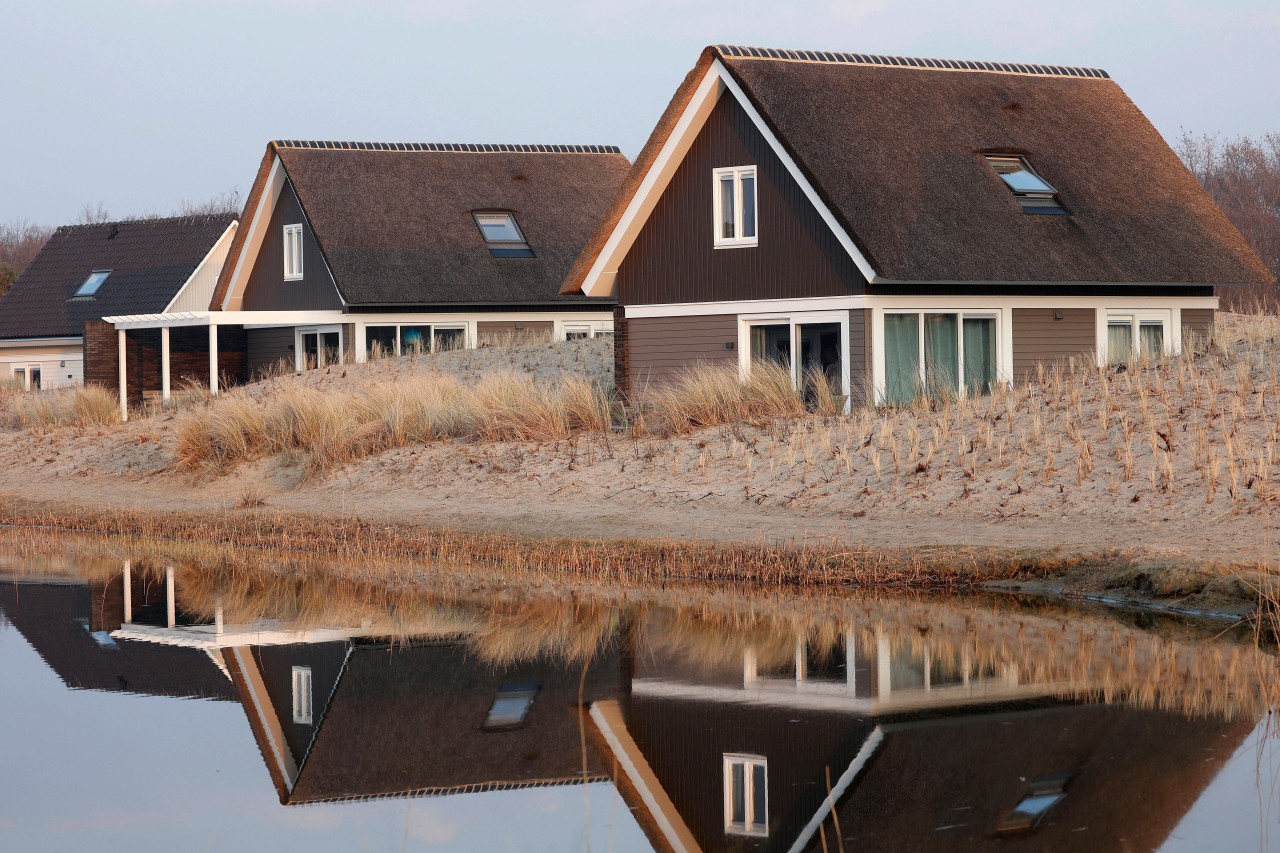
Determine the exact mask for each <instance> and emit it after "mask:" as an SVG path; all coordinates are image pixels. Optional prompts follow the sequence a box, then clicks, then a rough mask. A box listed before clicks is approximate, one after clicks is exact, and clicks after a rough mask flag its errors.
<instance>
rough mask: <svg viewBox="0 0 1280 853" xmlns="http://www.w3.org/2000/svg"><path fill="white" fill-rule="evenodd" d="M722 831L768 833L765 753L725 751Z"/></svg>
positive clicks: (761, 834) (752, 833)
mask: <svg viewBox="0 0 1280 853" xmlns="http://www.w3.org/2000/svg"><path fill="white" fill-rule="evenodd" d="M724 831H725V833H726V834H728V835H755V836H766V835H768V834H769V762H768V759H766V758H764V756H760V755H736V754H732V753H726V754H725V756H724Z"/></svg>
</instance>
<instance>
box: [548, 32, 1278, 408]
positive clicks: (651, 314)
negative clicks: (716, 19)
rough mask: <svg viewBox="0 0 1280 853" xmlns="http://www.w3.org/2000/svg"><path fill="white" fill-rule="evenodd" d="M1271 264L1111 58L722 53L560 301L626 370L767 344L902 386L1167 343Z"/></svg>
mask: <svg viewBox="0 0 1280 853" xmlns="http://www.w3.org/2000/svg"><path fill="white" fill-rule="evenodd" d="M1270 281H1271V276H1270V274H1269V273H1268V271H1267V269H1266V267H1265V266H1264V265H1263V264H1262V262H1261V261H1260V260H1259V259H1258V257H1257V256H1256V255H1255V254H1254V253H1253V251H1252V250H1251V249H1250V248H1249V246H1248V245H1247V244H1246V243H1245V240H1244V238H1243V237H1242V236H1241V235H1240V234H1239V233H1238V232H1237V231H1236V230H1235V228H1233V227H1232V225H1231V224H1230V223H1229V222H1228V221H1227V218H1226V216H1225V215H1223V213H1222V212H1221V211H1220V210H1219V209H1218V208H1217V207H1215V206H1214V204H1213V202H1212V201H1211V200H1210V199H1209V197H1208V196H1207V195H1206V194H1205V192H1204V191H1203V189H1202V188H1201V187H1200V185H1199V184H1198V183H1197V182H1196V180H1195V178H1194V177H1193V176H1192V175H1191V174H1190V173H1189V172H1188V171H1187V169H1186V168H1185V167H1184V166H1183V165H1182V163H1181V162H1180V161H1179V160H1178V158H1177V156H1176V155H1175V154H1174V152H1173V151H1172V150H1170V148H1169V146H1168V145H1167V144H1166V143H1165V141H1164V140H1163V139H1162V138H1161V136H1160V134H1159V133H1158V132H1157V131H1156V129H1155V128H1154V127H1153V126H1152V125H1151V123H1150V122H1149V121H1148V120H1147V119H1146V117H1145V116H1143V114H1142V113H1141V112H1140V111H1139V109H1138V108H1137V107H1136V106H1135V105H1134V104H1133V102H1132V101H1130V100H1129V98H1128V97H1127V96H1126V95H1125V93H1124V91H1123V90H1122V89H1121V88H1120V87H1119V85H1117V84H1116V83H1115V81H1113V80H1112V79H1111V78H1110V77H1109V76H1108V75H1107V74H1106V72H1104V71H1101V70H1098V69H1091V68H1073V67H1062V66H1049V65H1026V64H1012V63H995V62H967V61H953V60H936V59H912V58H900V57H887V56H874V55H864V54H850V53H829V52H819V51H795V50H775V49H761V48H744V47H735V46H725V45H721V46H715V47H709V48H707V49H706V50H705V51H704V52H703V53H702V55H701V57H700V58H699V60H698V62H697V65H696V66H695V67H694V68H693V70H692V71H691V72H690V73H689V75H688V76H687V77H686V78H685V80H684V82H683V84H682V85H681V86H680V88H679V90H678V91H677V92H676V94H675V96H674V98H673V99H672V101H671V103H670V105H669V106H668V107H667V110H666V112H665V113H664V114H663V115H662V117H661V119H660V120H659V122H658V124H657V127H656V128H655V129H654V131H653V134H652V135H651V137H650V138H649V141H648V143H647V144H646V145H645V147H644V149H643V150H642V151H641V153H640V155H639V157H638V158H637V161H636V164H635V166H634V168H633V171H632V173H631V175H630V176H629V177H628V179H627V181H626V184H625V186H624V187H623V191H622V192H621V193H620V195H619V197H618V198H617V199H616V201H615V203H614V204H613V206H612V207H611V208H610V209H609V211H608V212H607V213H606V214H605V216H604V217H603V219H602V221H601V224H600V227H599V228H598V229H597V231H596V233H595V234H594V235H593V236H592V238H591V239H590V240H589V241H588V243H587V247H586V249H585V250H584V252H583V253H582V255H581V256H580V257H579V259H578V261H577V263H576V264H575V265H574V267H573V269H572V270H571V271H570V273H569V275H568V276H567V277H566V279H565V282H564V286H563V288H562V293H564V294H581V295H585V296H591V297H601V298H603V297H607V296H612V297H614V298H616V299H617V300H618V303H619V307H618V309H617V312H616V314H615V324H614V327H615V340H616V342H617V347H616V359H617V371H616V372H617V376H618V384H619V387H620V388H621V389H623V390H624V391H625V390H627V388H628V386H631V387H635V386H636V385H637V384H638V383H652V382H662V381H666V380H669V379H670V378H671V377H673V376H674V375H676V374H678V373H679V372H680V371H681V370H683V369H685V368H686V367H688V366H689V365H692V364H695V363H711V364H717V363H718V364H725V365H736V366H738V367H739V369H740V370H741V371H742V372H743V373H744V374H745V373H747V372H749V371H750V370H751V368H752V365H753V364H754V363H758V362H759V361H761V360H770V361H777V362H780V363H782V364H785V365H789V366H790V369H791V370H792V371H793V375H794V377H795V380H794V381H795V382H797V383H801V382H804V381H807V379H808V378H810V377H815V376H824V377H825V378H826V379H827V380H828V381H829V382H831V383H832V384H833V385H834V386H836V389H837V390H838V392H839V393H842V394H845V395H849V396H851V397H854V398H858V397H869V398H871V399H873V400H874V401H876V402H885V401H888V402H899V401H903V400H906V399H910V398H913V397H915V396H916V395H918V394H920V393H922V392H935V391H936V392H942V393H950V394H966V393H968V394H972V393H981V392H983V391H984V390H986V389H988V388H990V387H991V386H992V385H993V384H995V383H1009V382H1013V381H1015V380H1016V379H1020V378H1024V377H1027V376H1028V375H1034V372H1035V370H1036V365H1038V364H1043V363H1047V362H1054V361H1065V360H1067V359H1069V358H1072V357H1076V358H1080V357H1085V358H1096V359H1098V361H1099V362H1100V363H1105V362H1106V361H1108V360H1126V359H1130V358H1134V357H1139V356H1141V355H1142V354H1144V353H1146V354H1153V355H1159V354H1171V353H1176V352H1178V351H1179V350H1180V348H1181V347H1182V346H1183V343H1184V339H1185V338H1187V337H1188V336H1189V335H1191V334H1193V333H1195V334H1199V335H1206V334H1208V333H1209V331H1210V330H1211V329H1212V323H1213V316H1214V311H1215V310H1216V307H1217V299H1216V297H1215V295H1214V293H1215V288H1217V287H1231V286H1238V285H1243V284H1252V283H1258V282H1270Z"/></svg>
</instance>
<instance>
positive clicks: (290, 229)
mask: <svg viewBox="0 0 1280 853" xmlns="http://www.w3.org/2000/svg"><path fill="white" fill-rule="evenodd" d="M300 278H302V225H301V224H298V225H286V226H285V227H284V280H285V281H297V280H298V279H300Z"/></svg>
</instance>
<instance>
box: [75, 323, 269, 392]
mask: <svg viewBox="0 0 1280 853" xmlns="http://www.w3.org/2000/svg"><path fill="white" fill-rule="evenodd" d="M246 349H247V340H246V337H245V331H244V327H243V326H219V327H218V373H219V375H220V376H222V377H223V379H222V382H223V384H233V385H234V384H239V383H241V382H244V381H245V380H246V378H247V376H248V373H247V367H248V365H247V358H246ZM125 359H126V361H125V380H126V382H127V383H128V386H129V401H130V402H131V403H140V402H141V401H142V400H143V399H144V394H145V393H147V392H153V393H156V394H158V393H159V392H160V330H159V329H136V330H132V331H130V332H128V334H127V336H126V344H125ZM119 377H120V374H119V361H118V350H117V338H116V330H115V328H113V327H112V326H111V324H109V323H103V322H101V321H93V322H89V323H86V324H85V329H84V381H85V383H86V384H89V383H92V384H94V385H101V386H102V387H104V388H108V389H110V390H111V391H114V392H116V393H119V389H120V381H119ZM169 379H170V384H171V386H172V387H173V388H175V389H176V388H178V387H180V386H181V385H183V384H189V383H195V384H198V385H201V386H204V387H207V386H208V384H209V330H208V328H206V327H204V326H195V327H180V328H175V329H170V330H169Z"/></svg>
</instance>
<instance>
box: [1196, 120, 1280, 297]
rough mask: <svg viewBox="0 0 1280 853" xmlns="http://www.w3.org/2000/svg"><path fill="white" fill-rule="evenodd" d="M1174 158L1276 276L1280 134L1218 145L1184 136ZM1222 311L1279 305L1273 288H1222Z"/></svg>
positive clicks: (1279, 264) (1204, 137)
mask: <svg viewBox="0 0 1280 853" xmlns="http://www.w3.org/2000/svg"><path fill="white" fill-rule="evenodd" d="M1177 151H1178V156H1179V157H1181V158H1182V162H1184V163H1186V164H1187V168H1188V169H1190V170H1191V173H1192V174H1194V175H1195V176H1196V178H1197V179H1198V180H1199V181H1200V183H1201V185H1203V186H1204V188H1205V190H1207V191H1208V193H1209V196H1210V197H1211V198H1212V199H1213V200H1214V202H1215V203H1217V205H1218V206H1219V207H1220V208H1222V210H1223V212H1224V213H1226V215H1227V218H1228V219H1230V220H1231V224H1232V225H1234V226H1235V227H1236V228H1237V229H1238V230H1239V231H1240V233H1241V234H1243V235H1244V238H1245V240H1247V241H1248V242H1249V245H1250V246H1252V247H1253V250H1254V251H1255V252H1257V253H1258V256H1259V257H1260V258H1262V261H1263V263H1265V264H1266V265H1267V268H1268V269H1270V270H1271V275H1272V278H1277V277H1280V133H1268V134H1265V135H1264V136H1262V137H1261V138H1260V139H1251V138H1249V137H1239V138H1237V139H1232V140H1226V141H1223V140H1222V139H1221V138H1219V137H1218V136H1216V135H1211V134H1207V133H1206V134H1201V135H1200V136H1194V135H1193V134H1191V133H1188V132H1185V131H1184V132H1183V134H1182V138H1181V139H1180V140H1179V141H1178V148H1177ZM1219 295H1220V296H1221V297H1222V305H1223V307H1224V308H1228V309H1230V308H1251V307H1255V306H1263V307H1267V308H1272V309H1274V308H1276V307H1277V306H1280V291H1277V289H1276V287H1274V286H1270V287H1266V286H1254V287H1248V288H1240V287H1232V288H1223V289H1222V291H1221V293H1220V294H1219Z"/></svg>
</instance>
